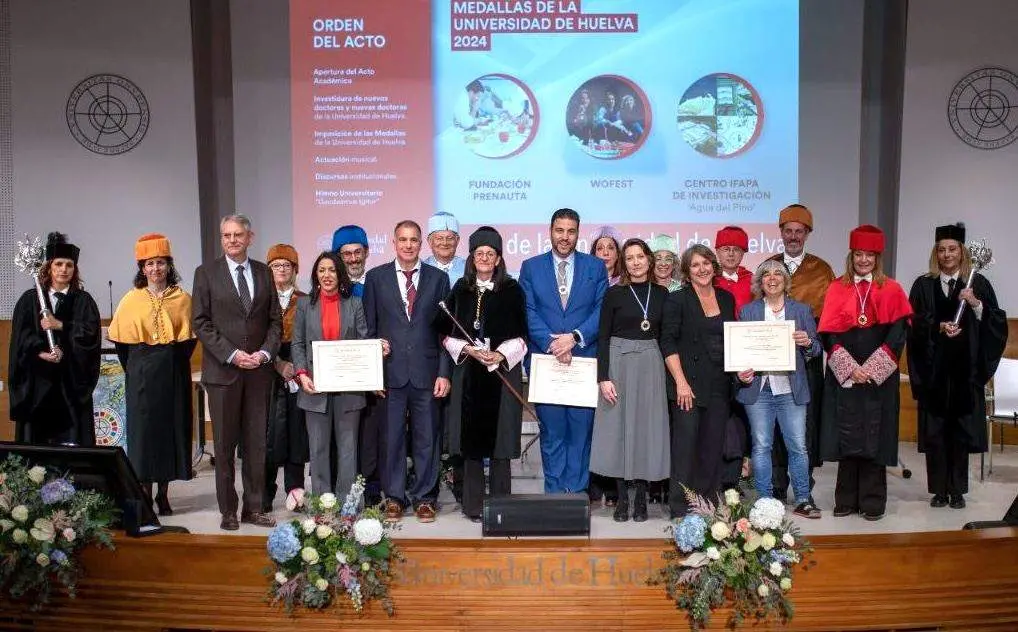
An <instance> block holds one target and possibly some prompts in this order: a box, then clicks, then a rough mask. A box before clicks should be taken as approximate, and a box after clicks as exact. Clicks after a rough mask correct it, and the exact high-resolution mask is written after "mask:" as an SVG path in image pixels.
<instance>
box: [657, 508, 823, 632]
mask: <svg viewBox="0 0 1018 632" xmlns="http://www.w3.org/2000/svg"><path fill="white" fill-rule="evenodd" d="M686 499H687V500H688V502H689V507H690V513H689V514H688V515H686V516H685V517H684V518H683V519H682V520H681V521H680V522H679V523H678V524H677V525H674V526H672V527H669V529H670V530H671V535H672V537H673V539H674V543H675V550H671V551H668V552H666V553H665V554H664V557H665V559H666V560H667V564H666V565H665V567H664V568H663V569H661V571H660V573H659V574H658V576H656V577H654V578H651V580H650V582H651V583H652V584H664V585H665V586H666V588H667V591H668V596H669V597H670V598H671V599H674V600H675V603H676V605H677V606H678V607H679V608H682V609H684V610H686V611H687V613H688V615H689V621H690V625H691V626H692V627H693V628H694V629H697V628H702V627H706V625H707V624H708V622H709V620H710V615H711V612H712V611H713V610H714V609H715V608H718V607H721V606H724V605H728V606H730V607H731V615H730V616H729V618H728V622H727V624H728V626H729V627H730V628H735V627H736V626H738V625H739V624H741V623H743V622H744V621H745V620H746V619H748V618H750V617H752V618H755V619H757V620H763V619H766V618H768V617H770V616H773V615H777V616H778V617H779V618H780V619H781V620H782V621H787V620H788V619H790V618H791V617H792V614H793V608H792V602H791V600H790V599H789V597H788V593H789V591H790V590H791V589H792V569H793V568H794V566H795V565H796V564H800V563H803V564H804V568H809V567H811V566H812V565H814V564H815V563H816V562H814V561H811V562H809V563H808V564H805V563H804V561H805V558H806V556H807V555H808V554H809V553H812V551H813V549H812V547H810V545H809V543H808V542H806V541H805V540H803V539H802V538H801V537H799V530H798V528H797V527H796V526H795V525H794V524H793V523H792V521H791V520H789V519H788V518H787V517H786V516H785V506H784V504H783V503H782V502H781V501H780V500H775V499H773V498H760V499H758V500H757V501H756V502H754V503H753V504H752V505H751V506H750V505H749V504H747V503H744V502H743V501H742V498H741V496H740V494H739V492H738V491H737V490H734V489H730V490H728V491H726V492H725V496H724V502H723V503H722V504H719V505H716V506H715V505H714V504H713V503H712V502H710V501H708V500H706V499H704V498H702V497H700V496H698V495H697V494H695V493H693V492H691V491H689V490H686Z"/></svg>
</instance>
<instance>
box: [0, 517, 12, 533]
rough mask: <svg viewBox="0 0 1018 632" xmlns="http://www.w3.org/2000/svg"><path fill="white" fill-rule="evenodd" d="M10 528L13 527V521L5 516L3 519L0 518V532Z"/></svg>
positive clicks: (5, 531)
mask: <svg viewBox="0 0 1018 632" xmlns="http://www.w3.org/2000/svg"><path fill="white" fill-rule="evenodd" d="M12 528H14V523H13V522H11V521H10V520H8V519H6V518H4V519H3V520H0V533H7V532H8V531H10V530H11V529H12Z"/></svg>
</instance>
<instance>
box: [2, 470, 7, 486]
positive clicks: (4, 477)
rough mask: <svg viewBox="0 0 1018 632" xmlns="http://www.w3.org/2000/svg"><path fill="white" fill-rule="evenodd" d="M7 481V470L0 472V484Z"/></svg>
mask: <svg viewBox="0 0 1018 632" xmlns="http://www.w3.org/2000/svg"><path fill="white" fill-rule="evenodd" d="M6 482H7V472H0V485H3V484H4V483H6Z"/></svg>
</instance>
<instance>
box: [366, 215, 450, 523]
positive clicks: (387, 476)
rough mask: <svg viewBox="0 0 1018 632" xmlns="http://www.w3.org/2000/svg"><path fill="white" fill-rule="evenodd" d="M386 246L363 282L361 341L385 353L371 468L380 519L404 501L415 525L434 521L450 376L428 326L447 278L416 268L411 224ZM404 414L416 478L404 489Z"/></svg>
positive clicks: (417, 240)
mask: <svg viewBox="0 0 1018 632" xmlns="http://www.w3.org/2000/svg"><path fill="white" fill-rule="evenodd" d="M392 244H393V247H394V249H395V251H396V259H395V261H393V262H392V263H386V264H382V265H380V266H378V267H377V268H374V269H372V270H370V271H369V272H368V274H367V276H366V277H365V280H364V314H365V316H366V318H367V321H368V337H369V338H381V339H382V344H383V347H386V346H387V347H388V348H389V350H390V353H389V354H388V356H386V358H385V390H386V395H385V408H386V417H385V423H384V426H383V429H382V439H383V440H382V445H383V454H382V458H381V459H380V460H381V463H380V464H379V466H380V468H381V483H382V491H383V492H384V493H385V495H386V502H385V517H386V520H389V521H398V520H400V519H401V518H402V517H403V507H404V503H406V502H407V500H408V499H409V501H410V502H412V503H414V508H415V510H416V514H417V520H418V521H420V522H434V521H435V515H436V513H437V511H438V505H437V504H436V498H435V491H436V490H437V489H438V486H437V485H436V483H437V481H438V460H439V456H440V452H441V449H442V442H441V437H439V432H438V431H439V429H440V427H439V423H438V410H437V409H438V406H437V400H438V399H440V398H442V397H445V396H446V395H448V394H449V387H450V382H449V376H450V374H451V372H452V361H451V359H450V358H449V354H448V353H445V352H444V351H443V350H442V343H441V339H440V336H439V334H438V331H437V330H436V329H435V326H434V325H435V320H436V318H437V316H438V312H439V307H438V302H439V301H442V300H445V297H446V296H448V294H449V277H448V275H446V274H445V273H444V272H442V271H441V270H439V269H437V268H433V267H431V266H428V265H423V263H422V262H421V260H420V256H419V255H420V252H421V227H420V226H419V225H418V224H417V223H416V222H413V221H411V220H404V221H402V222H400V223H399V224H396V230H395V233H394V236H393V240H392ZM408 411H409V413H410V433H411V448H412V451H413V454H412V456H413V460H414V472H415V473H416V479H415V480H414V483H413V487H412V488H411V489H407V488H406V456H407V449H406V423H407V421H406V420H407V412H408Z"/></svg>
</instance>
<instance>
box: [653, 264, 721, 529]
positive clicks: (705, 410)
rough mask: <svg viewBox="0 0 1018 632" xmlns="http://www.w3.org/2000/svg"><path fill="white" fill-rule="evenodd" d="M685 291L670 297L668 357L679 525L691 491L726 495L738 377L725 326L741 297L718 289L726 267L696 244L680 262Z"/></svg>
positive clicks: (665, 331)
mask: <svg viewBox="0 0 1018 632" xmlns="http://www.w3.org/2000/svg"><path fill="white" fill-rule="evenodd" d="M679 270H680V272H681V274H682V280H683V287H682V289H680V290H678V291H676V292H672V293H671V294H669V295H668V301H667V302H666V303H665V313H664V323H663V324H662V334H661V352H662V354H663V355H664V356H665V365H666V366H667V367H668V372H669V374H670V375H671V378H672V379H671V380H666V382H667V385H668V400H669V417H670V419H671V443H672V445H671V476H670V479H669V492H668V503H669V506H670V509H671V515H672V518H673V519H674V518H678V517H681V516H684V515H685V514H686V513H687V511H688V505H687V503H686V495H685V490H684V489H683V488H689V489H692V490H693V491H695V492H697V493H698V494H700V495H702V496H704V497H706V498H708V499H713V498H714V497H715V496H717V494H718V492H719V491H720V489H721V475H722V462H723V459H724V439H725V426H726V424H727V421H728V416H729V414H730V412H731V402H732V392H733V391H732V388H733V377H732V376H731V375H729V374H727V373H725V369H724V366H725V363H724V323H725V321H733V320H735V298H734V297H733V296H732V295H731V294H730V293H729V292H727V291H726V290H722V289H721V288H716V287H714V277H715V275H717V274H719V273H720V270H721V266H720V265H719V264H718V260H717V256H716V255H715V254H714V251H712V250H711V249H710V248H708V247H706V246H704V245H702V244H694V245H693V246H690V247H689V248H688V249H686V251H685V252H683V253H682V258H681V260H680V261H679Z"/></svg>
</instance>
